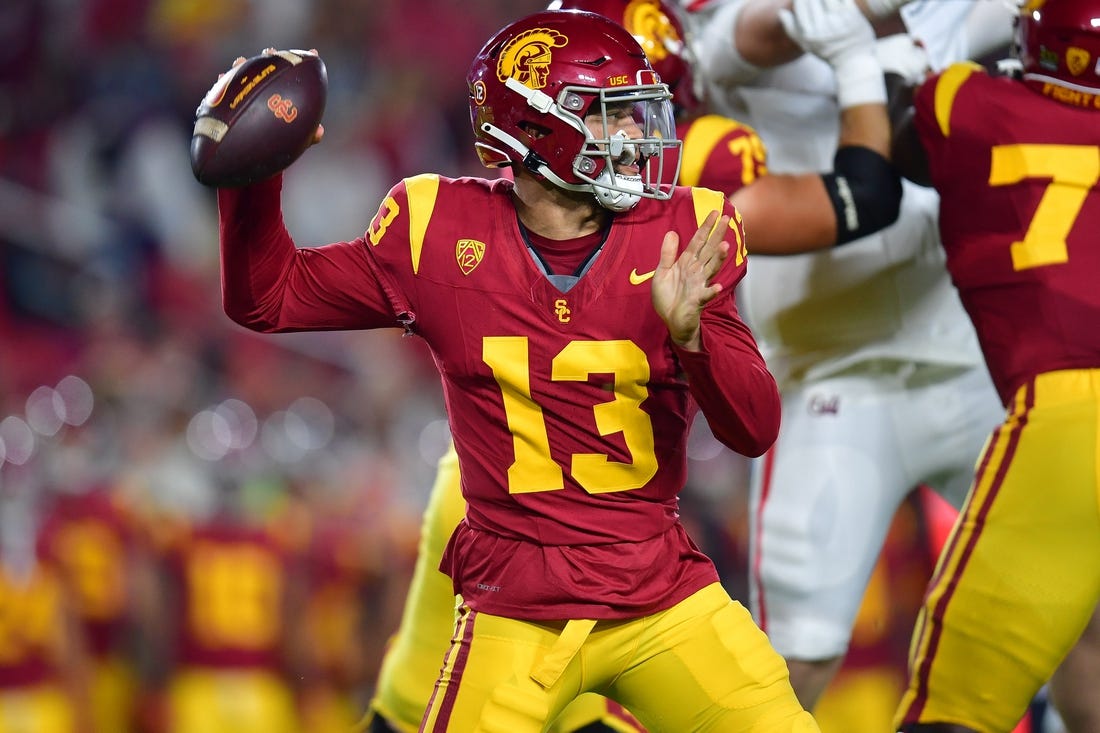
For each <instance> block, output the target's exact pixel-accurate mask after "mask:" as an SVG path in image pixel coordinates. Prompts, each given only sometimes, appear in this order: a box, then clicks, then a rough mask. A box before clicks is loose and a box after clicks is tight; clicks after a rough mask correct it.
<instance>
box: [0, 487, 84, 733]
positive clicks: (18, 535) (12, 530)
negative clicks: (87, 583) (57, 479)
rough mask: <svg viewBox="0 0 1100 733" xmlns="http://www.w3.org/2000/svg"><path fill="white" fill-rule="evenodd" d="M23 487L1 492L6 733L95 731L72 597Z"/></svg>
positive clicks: (0, 628) (0, 729) (0, 671)
mask: <svg viewBox="0 0 1100 733" xmlns="http://www.w3.org/2000/svg"><path fill="white" fill-rule="evenodd" d="M8 478H10V474H9V476H8ZM17 483H19V485H18V486H17V487H14V488H13V486H12V485H11V484H8V485H6V486H4V487H3V488H2V489H0V528H2V529H0V733H89V732H90V731H92V730H93V728H92V720H91V710H90V700H89V696H88V681H89V677H88V671H89V670H88V658H87V655H86V652H85V648H84V644H83V640H82V638H81V635H80V630H79V626H78V622H77V619H76V616H75V614H74V613H73V603H72V599H70V598H69V597H67V595H66V584H65V583H64V582H63V581H62V579H61V577H60V575H61V572H60V569H59V568H58V567H56V566H55V565H54V564H53V563H52V562H51V561H50V559H49V558H48V557H45V556H42V555H41V554H40V553H39V552H38V549H39V548H36V542H35V529H36V527H37V526H38V524H39V521H38V519H39V517H38V516H37V514H36V513H37V511H38V509H37V507H35V506H33V505H34V504H36V500H35V499H33V498H32V497H31V496H30V491H29V489H30V486H29V485H25V484H23V482H21V481H19V482H17ZM35 488H37V487H35Z"/></svg>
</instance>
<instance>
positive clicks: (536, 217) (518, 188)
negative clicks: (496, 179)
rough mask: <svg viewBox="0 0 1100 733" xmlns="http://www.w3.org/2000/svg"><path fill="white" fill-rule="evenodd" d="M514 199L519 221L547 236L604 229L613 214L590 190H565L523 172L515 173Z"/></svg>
mask: <svg viewBox="0 0 1100 733" xmlns="http://www.w3.org/2000/svg"><path fill="white" fill-rule="evenodd" d="M512 201H513V203H514V204H515V207H516V215H517V216H518V217H519V220H520V223H522V224H523V226H524V227H526V228H527V229H528V230H529V231H531V232H534V233H535V234H538V235H541V236H542V237H546V238H547V239H557V240H563V239H577V238H578V237H584V236H587V235H590V234H593V233H595V232H599V231H602V230H603V229H604V227H605V226H606V223H607V220H608V217H610V216H611V212H609V211H608V210H607V209H605V208H603V207H602V206H600V205H599V204H598V203H597V202H596V200H595V198H594V197H593V196H592V194H590V193H587V192H575V191H566V190H564V189H561V188H558V187H557V186H555V185H553V184H551V183H550V182H548V181H544V180H538V179H535V178H533V177H531V176H527V175H523V174H520V175H518V176H516V185H515V188H514V190H513V194H512Z"/></svg>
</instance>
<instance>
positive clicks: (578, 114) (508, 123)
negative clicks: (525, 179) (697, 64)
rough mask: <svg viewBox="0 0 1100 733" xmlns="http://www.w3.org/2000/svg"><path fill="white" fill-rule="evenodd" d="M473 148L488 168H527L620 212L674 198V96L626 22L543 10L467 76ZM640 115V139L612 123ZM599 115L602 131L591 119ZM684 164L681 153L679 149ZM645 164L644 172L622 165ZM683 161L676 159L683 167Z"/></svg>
mask: <svg viewBox="0 0 1100 733" xmlns="http://www.w3.org/2000/svg"><path fill="white" fill-rule="evenodd" d="M467 84H468V86H469V92H470V119H471V122H472V123H473V128H474V135H475V138H476V141H475V147H476V149H477V152H478V155H479V157H480V158H481V162H482V163H484V164H485V165H486V166H488V167H490V168H493V167H501V166H511V165H522V166H523V167H524V168H525V169H526V170H529V171H531V172H533V173H535V174H536V175H539V176H542V177H544V178H546V179H547V180H549V181H550V182H552V183H553V184H555V185H557V186H560V187H561V188H565V189H568V190H571V191H589V192H591V193H592V194H594V195H595V196H596V198H597V200H598V201H599V202H600V204H601V205H603V206H605V207H607V208H609V209H612V210H615V211H622V210H625V209H628V208H630V207H632V206H634V205H635V204H636V203H637V202H638V200H639V198H643V197H644V198H655V199H667V198H668V197H669V195H670V191H669V187H668V186H662V185H661V184H660V181H663V180H676V174H677V171H672V172H671V174H670V173H669V171H665V170H663V167H664V161H665V151H666V150H667V149H669V148H679V146H680V141H679V140H677V138H676V127H675V120H674V119H673V109H672V102H671V99H672V93H671V92H670V91H669V88H668V86H667V85H666V84H663V83H661V81H660V77H659V76H658V75H657V73H656V72H655V71H654V70H653V68H652V67H651V66H650V64H649V62H648V60H647V59H646V55H645V53H644V52H643V51H642V47H641V46H640V45H639V44H638V42H637V41H636V40H634V37H633V36H632V35H630V33H628V32H627V31H626V30H625V29H624V28H623V27H622V26H620V25H619V24H618V23H615V22H613V21H611V20H609V19H608V18H606V17H604V16H602V15H597V14H595V13H588V12H582V11H577V10H544V11H542V12H539V13H535V14H534V15H530V16H527V17H526V18H523V19H521V20H518V21H516V22H514V23H511V24H509V25H507V26H505V27H504V28H503V29H501V30H500V31H498V32H497V34H496V35H495V36H493V37H492V38H491V39H489V41H488V42H487V43H486V44H485V46H484V47H483V48H482V49H481V51H480V52H479V53H478V54H477V56H476V57H475V58H474V62H473V64H472V65H471V67H470V73H469V75H468V76H467ZM626 112H630V113H631V114H632V115H633V119H634V121H635V123H636V124H637V129H638V131H639V132H640V134H641V137H633V136H628V135H626V134H625V133H624V132H622V131H621V130H620V131H619V132H617V133H615V134H611V133H610V130H611V129H612V127H613V126H614V125H613V124H612V123H611V122H610V121H609V120H614V119H621V116H622V115H623V114H625V113H626ZM593 115H599V116H600V119H601V121H602V128H601V129H602V130H603V133H602V134H601V135H597V134H594V133H593V132H592V131H590V130H589V127H588V126H587V125H586V124H585V117H586V116H593ZM675 157H676V159H677V161H679V156H678V155H677V156H675ZM617 164H618V165H626V166H631V167H632V168H633V167H634V166H637V170H639V171H640V174H638V175H634V174H632V173H622V172H619V171H617V170H616V165H617ZM678 166H679V163H678V162H677V163H676V164H675V166H673V167H677V168H678Z"/></svg>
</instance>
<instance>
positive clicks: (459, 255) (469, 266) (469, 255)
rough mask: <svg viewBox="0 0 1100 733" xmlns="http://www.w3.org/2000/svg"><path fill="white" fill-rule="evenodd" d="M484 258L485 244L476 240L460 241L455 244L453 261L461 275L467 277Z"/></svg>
mask: <svg viewBox="0 0 1100 733" xmlns="http://www.w3.org/2000/svg"><path fill="white" fill-rule="evenodd" d="M484 257H485V242H479V241H477V240H476V239H460V240H458V242H457V243H455V259H456V260H457V261H458V269H460V270H462V274H463V275H469V274H470V273H471V272H473V271H474V268H475V267H477V266H478V265H480V264H481V260H482V259H483V258H484Z"/></svg>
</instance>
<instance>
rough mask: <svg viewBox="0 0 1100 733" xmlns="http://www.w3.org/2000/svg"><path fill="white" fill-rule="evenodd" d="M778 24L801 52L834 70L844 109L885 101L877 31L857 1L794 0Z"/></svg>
mask: <svg viewBox="0 0 1100 733" xmlns="http://www.w3.org/2000/svg"><path fill="white" fill-rule="evenodd" d="M779 22H780V23H782V24H783V28H784V30H786V31H787V35H788V36H789V37H790V39H791V40H792V41H794V42H795V43H797V44H798V45H799V46H801V47H802V50H804V51H807V52H809V53H812V54H814V55H815V56H818V57H820V58H821V59H823V60H824V61H825V62H827V63H828V64H829V65H830V66H832V67H833V71H834V72H835V74H836V85H837V101H838V102H839V103H840V108H841V109H846V108H848V107H855V106H856V105H860V104H874V103H885V102H886V82H885V81H884V79H883V75H882V66H880V65H879V62H878V59H877V58H876V57H875V31H874V29H872V28H871V24H870V23H868V22H867V19H866V18H865V17H863V13H862V12H861V11H860V9H859V6H857V5H856V3H855V0H792V2H791V9H790V10H787V9H786V8H782V9H780V10H779Z"/></svg>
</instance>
